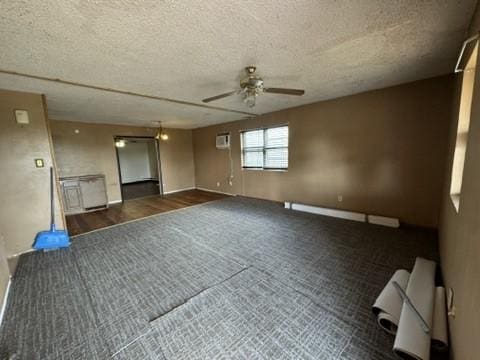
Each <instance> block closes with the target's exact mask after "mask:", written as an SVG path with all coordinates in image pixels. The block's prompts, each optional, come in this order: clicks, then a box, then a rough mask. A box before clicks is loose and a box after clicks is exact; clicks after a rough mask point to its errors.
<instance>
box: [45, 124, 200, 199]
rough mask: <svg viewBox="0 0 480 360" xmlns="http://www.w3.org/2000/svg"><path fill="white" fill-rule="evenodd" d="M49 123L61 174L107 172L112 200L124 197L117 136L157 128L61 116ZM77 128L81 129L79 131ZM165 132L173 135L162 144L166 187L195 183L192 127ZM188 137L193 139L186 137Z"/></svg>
mask: <svg viewBox="0 0 480 360" xmlns="http://www.w3.org/2000/svg"><path fill="white" fill-rule="evenodd" d="M50 127H51V130H52V137H53V143H54V147H55V158H56V161H57V165H58V173H59V176H76V175H86V174H105V178H106V183H107V195H108V200H109V201H118V200H120V199H121V193H120V181H119V177H118V166H117V158H116V153H115V146H114V137H115V136H155V135H156V134H157V131H158V130H157V129H155V128H144V127H134V126H120V125H102V124H88V123H81V122H70V121H58V120H51V121H50ZM75 130H79V133H78V134H76V133H75ZM166 132H167V133H168V134H170V133H172V136H171V137H170V138H169V140H168V141H162V142H161V144H160V146H161V150H160V152H161V153H162V155H161V156H162V170H163V176H164V178H165V181H164V183H165V191H172V190H178V189H182V188H184V187H187V186H185V185H186V184H188V186H193V185H192V184H194V182H195V180H194V172H193V155H192V145H191V131H190V130H170V129H167V130H166ZM189 137H190V141H185V139H187V140H188V138H189ZM188 154H189V155H188ZM180 162H181V165H180ZM179 167H184V168H186V169H189V168H191V169H192V170H191V171H188V170H182V169H179Z"/></svg>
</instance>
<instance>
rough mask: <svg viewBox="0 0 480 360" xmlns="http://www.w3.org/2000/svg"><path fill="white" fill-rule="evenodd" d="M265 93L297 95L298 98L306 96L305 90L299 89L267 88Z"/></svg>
mask: <svg viewBox="0 0 480 360" xmlns="http://www.w3.org/2000/svg"><path fill="white" fill-rule="evenodd" d="M263 91H264V92H266V93H271V94H283V95H296V96H302V95H303V94H305V90H298V89H282V88H265V89H264V90H263Z"/></svg>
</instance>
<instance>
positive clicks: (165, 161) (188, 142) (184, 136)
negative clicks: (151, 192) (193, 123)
mask: <svg viewBox="0 0 480 360" xmlns="http://www.w3.org/2000/svg"><path fill="white" fill-rule="evenodd" d="M165 132H166V133H167V134H168V140H167V141H161V142H160V158H161V164H162V177H163V184H164V188H163V189H164V191H165V192H170V191H175V190H180V189H188V188H193V187H195V166H194V163H193V143H192V131H191V130H180V129H166V130H165Z"/></svg>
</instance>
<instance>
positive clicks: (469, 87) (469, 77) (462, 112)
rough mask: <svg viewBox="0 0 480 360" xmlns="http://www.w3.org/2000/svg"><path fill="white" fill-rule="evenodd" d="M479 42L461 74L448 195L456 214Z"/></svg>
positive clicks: (475, 44)
mask: <svg viewBox="0 0 480 360" xmlns="http://www.w3.org/2000/svg"><path fill="white" fill-rule="evenodd" d="M478 54H479V41H478V40H476V41H475V43H474V46H473V49H472V51H471V52H470V54H469V56H468V59H467V61H466V65H465V68H464V70H463V72H462V83H461V88H460V99H459V100H460V103H459V109H458V121H457V127H456V139H455V147H454V149H453V158H452V164H451V170H450V171H451V173H450V187H449V195H450V200H451V202H452V205H453V207H454V209H455V211H456V213H459V212H460V203H461V195H462V185H463V175H464V170H465V161H466V156H467V149H468V137H469V131H470V125H471V116H472V103H473V99H474V93H475V83H476V81H477V79H476V70H477V66H478V61H477V60H478Z"/></svg>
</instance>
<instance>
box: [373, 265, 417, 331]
mask: <svg viewBox="0 0 480 360" xmlns="http://www.w3.org/2000/svg"><path fill="white" fill-rule="evenodd" d="M409 278H410V273H409V272H408V271H407V270H403V269H401V270H397V271H395V273H394V274H393V276H392V278H391V279H390V280H389V281H388V283H387V285H386V286H385V287H384V288H383V290H382V292H381V293H380V295H379V296H378V298H377V300H375V303H374V304H373V306H372V311H373V313H374V314H375V316H377V322H378V324H379V325H380V327H381V328H382V329H384V330H385V331H386V332H388V333H390V334H392V335H395V334H396V332H397V328H398V322H399V320H400V313H401V311H402V304H403V301H402V298H401V297H400V296H399V295H398V292H397V290H396V289H395V287H394V286H393V285H392V283H393V282H394V281H396V282H397V283H398V284H399V285H400V287H401V288H402V289H403V290H406V288H407V284H408V279H409Z"/></svg>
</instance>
